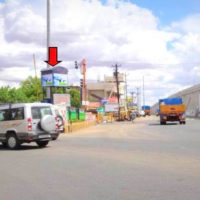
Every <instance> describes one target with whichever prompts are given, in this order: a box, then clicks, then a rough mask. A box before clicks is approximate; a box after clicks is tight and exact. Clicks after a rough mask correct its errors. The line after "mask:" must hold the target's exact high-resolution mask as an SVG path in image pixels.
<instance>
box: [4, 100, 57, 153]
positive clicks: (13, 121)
mask: <svg viewBox="0 0 200 200" xmlns="http://www.w3.org/2000/svg"><path fill="white" fill-rule="evenodd" d="M58 135H59V130H58V126H57V121H56V118H55V113H54V111H53V109H52V105H51V104H48V103H22V104H7V105H1V106H0V142H2V144H3V145H4V146H8V147H9V148H10V149H17V148H18V147H19V146H20V145H21V144H22V143H30V142H36V143H37V145H38V146H39V147H45V146H46V145H47V144H48V143H49V141H50V140H52V139H55V138H57V137H58Z"/></svg>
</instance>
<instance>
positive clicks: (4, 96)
mask: <svg viewBox="0 0 200 200" xmlns="http://www.w3.org/2000/svg"><path fill="white" fill-rule="evenodd" d="M9 90H10V87H9V86H6V87H1V88H0V103H7V102H9V100H10V99H9Z"/></svg>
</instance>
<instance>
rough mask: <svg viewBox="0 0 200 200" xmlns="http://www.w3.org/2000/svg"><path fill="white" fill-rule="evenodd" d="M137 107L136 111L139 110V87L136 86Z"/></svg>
mask: <svg viewBox="0 0 200 200" xmlns="http://www.w3.org/2000/svg"><path fill="white" fill-rule="evenodd" d="M136 89H137V108H138V111H139V112H140V88H139V87H137V88H136Z"/></svg>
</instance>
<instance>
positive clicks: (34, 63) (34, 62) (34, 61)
mask: <svg viewBox="0 0 200 200" xmlns="http://www.w3.org/2000/svg"><path fill="white" fill-rule="evenodd" d="M33 66H34V70H35V81H37V69H36V60H35V54H33ZM36 89H37V91H36V93H37V100H39V92H38V87H37V88H36Z"/></svg>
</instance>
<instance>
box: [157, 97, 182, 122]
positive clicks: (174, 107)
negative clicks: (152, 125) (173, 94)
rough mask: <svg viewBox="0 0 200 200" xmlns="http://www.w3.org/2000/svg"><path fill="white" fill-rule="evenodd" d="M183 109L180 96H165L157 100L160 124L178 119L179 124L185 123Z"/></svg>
mask: <svg viewBox="0 0 200 200" xmlns="http://www.w3.org/2000/svg"><path fill="white" fill-rule="evenodd" d="M185 111H186V107H185V105H184V104H183V101H182V98H167V99H160V100H159V116H160V124H161V125H164V124H166V123H167V122H174V121H178V122H179V123H180V124H185V123H186V121H185Z"/></svg>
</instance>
